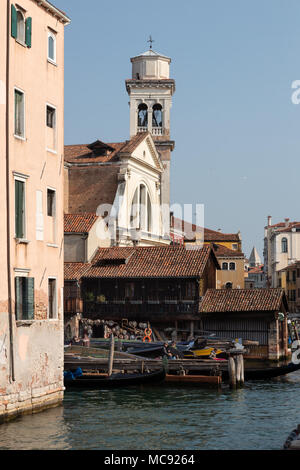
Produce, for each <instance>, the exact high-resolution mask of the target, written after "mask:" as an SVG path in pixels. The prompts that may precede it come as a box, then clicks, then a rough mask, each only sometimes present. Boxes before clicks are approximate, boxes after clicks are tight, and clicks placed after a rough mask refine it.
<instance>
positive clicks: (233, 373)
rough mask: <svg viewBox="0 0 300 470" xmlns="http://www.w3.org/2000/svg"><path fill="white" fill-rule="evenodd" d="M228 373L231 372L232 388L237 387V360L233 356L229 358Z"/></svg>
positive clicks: (230, 381)
mask: <svg viewBox="0 0 300 470" xmlns="http://www.w3.org/2000/svg"><path fill="white" fill-rule="evenodd" d="M228 374H229V384H230V387H231V388H235V387H236V367H235V361H234V358H233V357H232V356H229V358H228Z"/></svg>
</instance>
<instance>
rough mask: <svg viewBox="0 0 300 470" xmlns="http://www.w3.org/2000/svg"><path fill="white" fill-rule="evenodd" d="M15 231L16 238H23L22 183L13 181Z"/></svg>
mask: <svg viewBox="0 0 300 470" xmlns="http://www.w3.org/2000/svg"><path fill="white" fill-rule="evenodd" d="M15 224H16V227H15V230H16V238H23V237H24V183H23V181H18V180H16V181H15Z"/></svg>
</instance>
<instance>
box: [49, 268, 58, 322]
mask: <svg viewBox="0 0 300 470" xmlns="http://www.w3.org/2000/svg"><path fill="white" fill-rule="evenodd" d="M49 281H55V289H54V295H55V297H54V301H55V308H54V310H55V315H54V316H53V317H50V303H49V300H50V295H49V294H50V291H49V286H50V282H49ZM47 289H48V306H47V320H54V321H57V320H58V302H57V301H58V291H57V277H55V276H49V277H48V287H47Z"/></svg>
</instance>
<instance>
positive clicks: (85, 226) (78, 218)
mask: <svg viewBox="0 0 300 470" xmlns="http://www.w3.org/2000/svg"><path fill="white" fill-rule="evenodd" d="M97 219H98V217H97V215H96V214H65V215H64V232H65V233H87V232H89V231H90V230H91V228H92V226H93V225H94V223H95V222H96V220H97Z"/></svg>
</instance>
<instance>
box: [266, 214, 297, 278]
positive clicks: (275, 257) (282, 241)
mask: <svg viewBox="0 0 300 470" xmlns="http://www.w3.org/2000/svg"><path fill="white" fill-rule="evenodd" d="M298 260H300V222H290V220H289V219H285V221H284V222H280V223H277V224H272V218H271V217H270V216H269V217H268V225H267V226H266V227H265V238H264V272H265V276H266V283H267V285H269V286H270V287H276V286H277V285H278V272H279V271H280V270H281V269H284V268H285V267H287V266H288V265H289V264H292V263H294V262H296V261H298Z"/></svg>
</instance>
